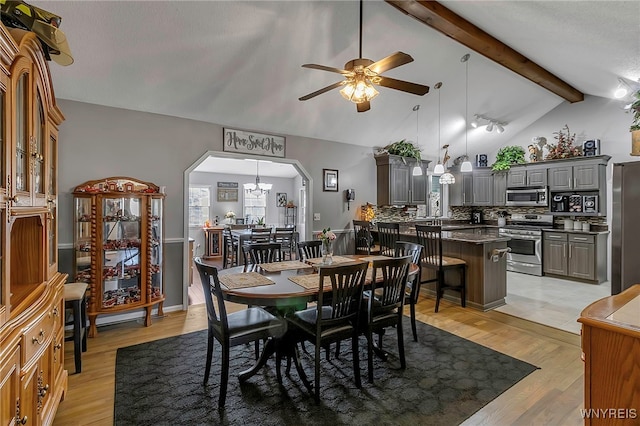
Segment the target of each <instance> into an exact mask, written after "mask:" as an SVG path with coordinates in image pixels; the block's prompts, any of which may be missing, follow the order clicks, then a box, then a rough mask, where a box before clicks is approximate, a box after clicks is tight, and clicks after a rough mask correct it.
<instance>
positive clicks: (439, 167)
mask: <svg viewBox="0 0 640 426" xmlns="http://www.w3.org/2000/svg"><path fill="white" fill-rule="evenodd" d="M443 173H444V166H443V165H442V164H440V162H438V164H436V166H435V167H434V168H433V174H434V175H436V176H438V175H441V174H443Z"/></svg>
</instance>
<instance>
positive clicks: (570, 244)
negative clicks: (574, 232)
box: [569, 244, 571, 258]
mask: <svg viewBox="0 0 640 426" xmlns="http://www.w3.org/2000/svg"><path fill="white" fill-rule="evenodd" d="M569 258H571V244H569Z"/></svg>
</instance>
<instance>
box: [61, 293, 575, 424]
mask: <svg viewBox="0 0 640 426" xmlns="http://www.w3.org/2000/svg"><path fill="white" fill-rule="evenodd" d="M236 308H238V305H236ZM433 308H434V301H433V299H430V298H426V297H424V298H423V299H422V300H421V302H420V303H419V306H418V309H419V319H420V320H421V321H423V322H425V323H428V324H431V325H434V326H436V327H439V328H441V329H443V330H447V331H449V332H451V333H454V334H456V335H459V336H461V337H464V338H466V339H469V340H472V341H474V342H477V343H479V344H481V345H484V346H487V347H490V348H492V349H494V350H497V351H500V352H503V353H506V354H508V355H511V356H513V357H515V358H519V359H521V360H523V361H527V362H529V363H531V364H534V365H536V366H538V367H541V369H540V370H537V371H535V372H534V373H532V374H531V375H529V376H528V377H526V378H525V379H524V380H522V381H520V382H519V383H517V384H516V385H515V386H513V387H512V388H511V389H509V390H507V391H506V392H505V393H503V394H502V395H501V396H499V397H498V398H497V399H495V400H494V401H492V402H491V403H490V404H488V405H487V406H485V407H484V408H483V409H482V410H480V411H478V412H477V413H476V414H475V415H474V416H473V417H471V418H470V419H468V420H467V422H466V423H465V424H466V425H582V424H583V423H582V419H581V418H580V414H579V409H580V408H581V407H582V395H583V388H582V386H583V363H582V361H581V360H580V354H581V350H580V341H579V339H580V338H579V336H577V335H574V334H571V333H567V332H564V331H560V330H557V329H553V328H550V327H546V326H543V325H540V324H535V323H531V322H528V321H525V320H521V319H519V318H514V317H511V316H509V315H505V314H501V313H499V312H479V311H475V310H472V309H463V308H461V307H459V306H456V305H453V304H451V303H449V302H447V301H443V302H442V303H441V307H440V312H439V313H438V314H434V313H433ZM205 328H206V313H205V310H204V305H195V306H190V307H189V310H188V311H183V312H172V313H169V314H167V315H166V316H165V317H164V318H154V319H153V325H152V326H150V327H144V326H143V325H142V324H141V323H140V322H128V323H122V324H116V325H110V326H106V327H101V328H100V329H99V333H98V336H97V337H95V338H91V339H89V341H88V352H86V353H84V354H83V363H82V364H83V365H82V373H81V374H71V372H72V371H73V345H70V344H67V345H66V346H65V366H66V368H67V369H68V370H69V372H70V375H69V389H68V392H67V394H66V397H65V400H64V401H63V402H61V404H60V408H59V410H58V414H57V416H56V419H55V422H54V425H65V426H69V425H112V424H113V401H114V373H115V358H116V350H117V348H119V347H124V346H129V345H133V344H137V343H142V342H146V341H150V340H155V339H160V338H164V337H168V336H174V335H179V334H184V333H188V332H191V331H196V330H201V329H205ZM194 368H200V366H194ZM236 384H237V381H234V380H233V378H232V379H231V380H230V382H229V385H230V386H235V385H236ZM158 421H159V423H161V419H158Z"/></svg>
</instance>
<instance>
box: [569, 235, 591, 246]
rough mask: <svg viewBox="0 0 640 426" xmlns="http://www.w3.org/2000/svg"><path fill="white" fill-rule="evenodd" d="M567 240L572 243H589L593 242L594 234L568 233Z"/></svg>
mask: <svg viewBox="0 0 640 426" xmlns="http://www.w3.org/2000/svg"><path fill="white" fill-rule="evenodd" d="M569 241H570V242H572V243H589V244H593V243H595V241H596V238H595V235H580V234H569Z"/></svg>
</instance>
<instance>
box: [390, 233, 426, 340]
mask: <svg viewBox="0 0 640 426" xmlns="http://www.w3.org/2000/svg"><path fill="white" fill-rule="evenodd" d="M402 256H411V262H412V263H415V264H416V265H417V266H418V268H420V260H421V259H422V246H421V245H420V244H417V243H412V242H409V241H396V245H395V253H394V257H402ZM419 296H420V271H418V273H417V274H414V275H412V276H411V277H409V279H408V280H407V287H406V292H405V297H404V304H405V305H409V308H410V310H411V331H412V332H413V340H414V341H415V342H417V341H418V330H417V329H416V305H417V304H418V297H419Z"/></svg>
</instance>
